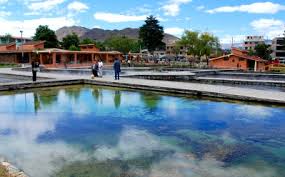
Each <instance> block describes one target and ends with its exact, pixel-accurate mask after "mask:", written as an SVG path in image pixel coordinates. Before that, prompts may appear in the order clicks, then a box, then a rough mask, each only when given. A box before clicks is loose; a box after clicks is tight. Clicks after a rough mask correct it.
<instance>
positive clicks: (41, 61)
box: [40, 54, 44, 65]
mask: <svg viewBox="0 0 285 177" xmlns="http://www.w3.org/2000/svg"><path fill="white" fill-rule="evenodd" d="M40 64H41V65H43V64H44V61H43V54H40Z"/></svg>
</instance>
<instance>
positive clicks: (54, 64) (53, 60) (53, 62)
mask: <svg viewBox="0 0 285 177" xmlns="http://www.w3.org/2000/svg"><path fill="white" fill-rule="evenodd" d="M52 65H53V66H56V53H52Z"/></svg>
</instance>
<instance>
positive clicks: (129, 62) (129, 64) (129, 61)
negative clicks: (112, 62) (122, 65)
mask: <svg viewBox="0 0 285 177" xmlns="http://www.w3.org/2000/svg"><path fill="white" fill-rule="evenodd" d="M128 66H129V67H131V59H129V60H128Z"/></svg>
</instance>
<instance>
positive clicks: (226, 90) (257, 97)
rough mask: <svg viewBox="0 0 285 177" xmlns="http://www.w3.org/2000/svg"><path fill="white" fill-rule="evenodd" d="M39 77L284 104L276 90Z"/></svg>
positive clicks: (50, 75)
mask: <svg viewBox="0 0 285 177" xmlns="http://www.w3.org/2000/svg"><path fill="white" fill-rule="evenodd" d="M0 74H12V75H21V76H31V73H30V72H23V71H13V70H11V69H9V68H5V69H0ZM38 76H39V77H47V78H52V79H57V80H73V79H84V80H87V81H89V82H90V83H92V82H94V83H96V84H100V83H102V84H103V85H106V84H109V85H113V86H120V85H122V86H130V88H136V87H138V88H140V89H141V88H143V87H144V88H145V90H147V89H148V88H157V90H158V91H159V90H160V89H161V90H164V91H165V90H169V91H170V92H171V90H179V91H180V92H181V93H183V92H185V93H189V94H190V93H195V94H197V95H202V96H203V95H204V96H211V97H219V98H229V99H238V100H251V101H261V102H268V103H279V104H285V92H282V91H278V90H258V89H254V88H240V87H233V86H223V85H211V84H200V83H185V82H173V81H159V80H146V79H135V78H121V80H119V81H115V80H114V79H113V77H112V76H104V77H103V78H95V79H91V72H90V76H86V75H72V74H68V73H63V74H59V73H38Z"/></svg>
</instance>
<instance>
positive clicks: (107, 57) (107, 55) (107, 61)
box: [106, 54, 109, 63]
mask: <svg viewBox="0 0 285 177" xmlns="http://www.w3.org/2000/svg"><path fill="white" fill-rule="evenodd" d="M106 63H109V54H106Z"/></svg>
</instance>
